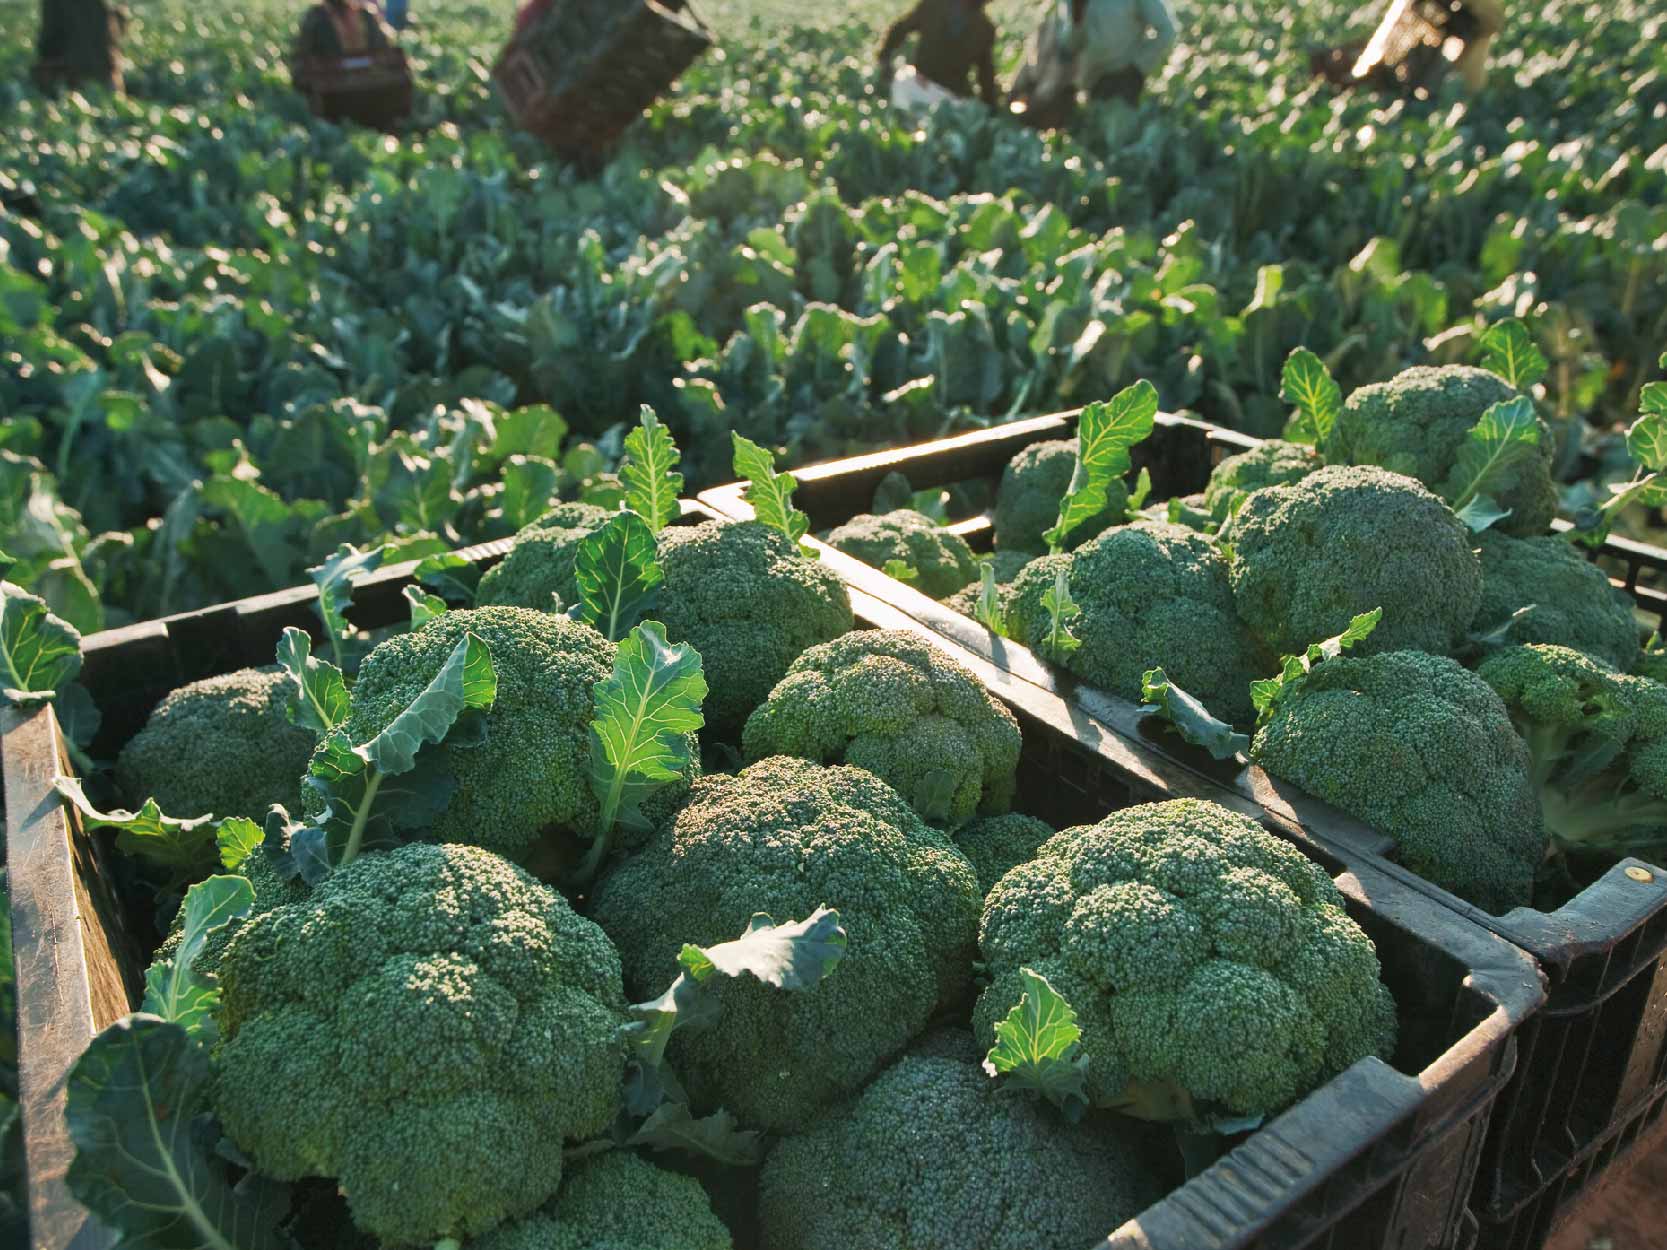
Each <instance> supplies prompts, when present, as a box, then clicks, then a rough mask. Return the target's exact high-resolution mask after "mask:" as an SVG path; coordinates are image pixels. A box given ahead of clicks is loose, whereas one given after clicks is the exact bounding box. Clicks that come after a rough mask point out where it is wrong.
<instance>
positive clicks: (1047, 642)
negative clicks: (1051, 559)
mask: <svg viewBox="0 0 1667 1250" xmlns="http://www.w3.org/2000/svg"><path fill="white" fill-rule="evenodd" d="M1042 610H1043V611H1044V612H1046V613H1047V614H1048V636H1047V637H1046V638H1044V639H1043V640H1042V653H1043V654H1044V655H1046V656H1048V657H1049V658H1050V659H1055V660H1062V659H1064V658H1065V657H1066V656H1068V655H1070V654H1071V652H1073V651H1075V650H1076V649H1077V648H1078V647H1080V646H1082V642H1081V640H1080V639H1078V638H1077V636H1076V635H1075V634H1073V633H1072V632H1071V622H1072V621H1074V620H1076V618H1077V617H1079V616H1081V615H1082V609H1081V608H1080V607H1078V606H1077V603H1076V600H1074V599H1072V598H1071V585H1070V582H1069V580H1068V579H1067V577H1066V571H1065V569H1064V568H1063V567H1061V568H1060V570H1059V572H1058V574H1056V575H1055V577H1054V581H1053V586H1052V587H1051V588H1050V589H1049V590H1048V591H1047V592H1046V593H1044V594H1043V596H1042Z"/></svg>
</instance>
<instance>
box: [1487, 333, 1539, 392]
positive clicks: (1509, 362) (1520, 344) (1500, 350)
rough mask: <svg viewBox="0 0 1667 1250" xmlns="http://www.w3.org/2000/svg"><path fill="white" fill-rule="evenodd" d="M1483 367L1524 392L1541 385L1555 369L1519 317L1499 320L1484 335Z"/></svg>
mask: <svg viewBox="0 0 1667 1250" xmlns="http://www.w3.org/2000/svg"><path fill="white" fill-rule="evenodd" d="M1479 346H1480V347H1481V349H1482V368H1484V369H1487V370H1490V371H1491V372H1493V373H1497V374H1498V375H1499V376H1500V377H1502V378H1504V379H1505V381H1507V382H1509V383H1510V384H1511V385H1512V386H1514V387H1515V388H1516V389H1517V390H1519V391H1522V392H1523V393H1524V394H1526V393H1527V392H1529V391H1530V390H1532V389H1533V388H1534V387H1536V386H1538V385H1539V384H1540V382H1541V381H1542V380H1544V378H1545V375H1546V373H1547V371H1548V370H1549V369H1550V368H1551V365H1550V363H1549V362H1548V361H1547V360H1546V358H1545V354H1544V353H1543V352H1541V351H1540V349H1539V347H1538V346H1537V345H1536V344H1535V343H1534V339H1533V336H1532V335H1530V334H1529V332H1528V327H1527V326H1525V325H1523V324H1522V322H1521V321H1519V320H1517V319H1516V318H1515V317H1506V318H1505V319H1504V320H1503V321H1496V322H1494V323H1493V324H1492V325H1491V326H1489V327H1488V328H1487V329H1486V330H1485V331H1484V332H1483V334H1482V337H1481V341H1480V344H1479Z"/></svg>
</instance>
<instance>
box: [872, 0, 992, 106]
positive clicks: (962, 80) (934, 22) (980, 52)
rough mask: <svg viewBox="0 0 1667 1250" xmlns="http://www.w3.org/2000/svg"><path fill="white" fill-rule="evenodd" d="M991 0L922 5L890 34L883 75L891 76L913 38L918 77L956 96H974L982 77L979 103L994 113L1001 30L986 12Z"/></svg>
mask: <svg viewBox="0 0 1667 1250" xmlns="http://www.w3.org/2000/svg"><path fill="white" fill-rule="evenodd" d="M985 3H986V0H920V3H918V4H916V5H915V7H914V8H913V9H911V10H910V11H909V12H908V13H906V14H904V15H903V16H902V17H900V18H898V19H897V21H895V22H893V23H892V25H891V29H890V30H888V31H886V37H885V39H884V40H883V41H882V42H881V44H880V56H879V61H880V72H881V74H882V75H883V76H885V77H886V78H888V79H889V78H890V76H891V67H892V61H893V58H894V57H896V55H897V53H898V50H899V49H900V48H901V47H902V46H903V41H904V40H906V39H907V38H908V37H909V36H910V35H914V36H917V38H916V41H915V53H914V67H915V72H916V73H918V74H919V75H920V76H921V77H922V78H925V79H927V80H928V81H929V82H932V83H935V84H937V85H938V86H940V87H942V88H943V89H944V90H945V91H949V92H952V93H953V94H955V95H960V96H965V95H971V94H972V92H971V90H970V84H971V82H972V81H973V80H974V79H975V78H976V80H977V85H978V95H979V98H980V99H982V100H983V101H984V103H986V104H988V105H989V106H990V107H992V108H994V107H995V106H996V103H997V99H998V93H997V89H996V59H995V57H996V27H995V23H994V22H992V21H991V20H990V18H989V15H988V14H986V13H985V12H984V7H985Z"/></svg>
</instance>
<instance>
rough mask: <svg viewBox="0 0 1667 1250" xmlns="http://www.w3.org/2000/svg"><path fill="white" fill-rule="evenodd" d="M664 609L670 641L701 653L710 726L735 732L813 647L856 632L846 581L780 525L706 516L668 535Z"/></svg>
mask: <svg viewBox="0 0 1667 1250" xmlns="http://www.w3.org/2000/svg"><path fill="white" fill-rule="evenodd" d="M660 565H661V568H662V569H663V570H664V572H665V581H664V582H663V583H662V584H661V586H660V605H659V609H658V610H657V612H656V614H655V615H656V616H657V618H658V619H659V620H661V621H663V622H664V623H665V626H666V637H667V638H668V639H670V640H671V641H672V642H687V643H690V644H691V645H692V646H693V647H694V649H695V650H696V651H698V652H700V659H701V665H702V668H703V670H704V671H705V673H706V682H707V685H708V686H709V687H710V688H711V694H710V695H709V696H708V697H707V700H706V707H705V713H706V723H707V726H708V727H709V728H710V729H711V730H712V731H713V732H714V733H717V734H718V735H720V736H723V735H733V734H737V733H739V732H740V730H741V726H742V725H743V724H745V723H746V719H747V717H748V716H749V715H750V714H751V713H752V710H753V708H755V707H757V706H758V705H759V704H760V703H762V702H764V700H765V699H766V698H767V697H768V696H769V694H770V691H771V690H772V689H774V688H775V684H776V683H777V682H778V681H780V680H781V679H782V678H783V677H785V676H786V675H787V667H788V665H790V664H792V663H793V661H794V660H796V659H798V658H799V655H800V653H801V652H803V651H804V650H805V648H807V647H814V646H815V645H816V644H817V643H819V642H828V641H830V640H832V639H834V638H837V637H839V636H840V635H841V634H843V633H846V632H848V631H849V630H850V628H851V625H852V618H851V598H850V596H849V595H848V594H847V593H846V591H845V585H844V583H843V582H841V581H840V580H839V578H838V577H837V576H836V575H835V574H834V573H832V572H830V571H829V570H828V569H826V568H823V567H822V565H821V564H820V563H818V562H817V561H815V560H811V559H807V558H806V557H805V556H804V554H803V553H801V552H800V551H799V549H798V547H797V546H795V545H794V543H793V541H792V540H791V539H789V538H788V537H787V535H785V534H783V533H782V532H781V531H779V530H774V529H770V528H768V527H766V526H763V525H760V524H758V523H757V522H756V521H743V522H730V521H707V522H704V523H703V524H700V525H673V526H668V527H667V528H666V529H664V530H662V531H661V532H660Z"/></svg>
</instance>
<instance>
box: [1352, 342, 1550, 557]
mask: <svg viewBox="0 0 1667 1250" xmlns="http://www.w3.org/2000/svg"><path fill="white" fill-rule="evenodd" d="M1516 394H1517V392H1516V391H1515V389H1513V388H1512V386H1511V385H1510V383H1508V382H1506V381H1505V380H1504V379H1503V378H1501V377H1499V376H1498V375H1497V374H1493V373H1489V372H1488V371H1487V370H1486V369H1472V368H1469V367H1468V366H1465V365H1438V366H1419V367H1417V368H1413V369H1407V370H1404V371H1402V372H1401V373H1398V374H1396V375H1395V376H1394V377H1393V378H1391V379H1390V380H1389V381H1387V382H1378V383H1376V384H1374V385H1372V386H1363V387H1361V388H1360V389H1359V390H1357V391H1356V392H1355V393H1354V394H1352V395H1350V396H1349V399H1348V402H1347V403H1346V404H1344V405H1343V411H1342V412H1341V413H1340V414H1339V415H1338V417H1337V423H1336V424H1335V425H1334V426H1332V429H1331V433H1330V434H1329V435H1328V436H1327V437H1326V440H1325V442H1324V444H1323V445H1322V446H1321V448H1320V450H1321V451H1322V452H1324V454H1325V458H1326V459H1327V460H1328V461H1330V462H1331V463H1332V464H1337V465H1347V464H1371V465H1379V466H1381V467H1382V468H1385V469H1389V470H1392V471H1393V472H1395V473H1405V474H1406V475H1408V476H1409V477H1415V478H1417V479H1418V480H1419V481H1420V482H1422V483H1424V485H1425V486H1427V487H1429V488H1430V489H1431V490H1432V491H1434V492H1435V493H1436V494H1438V495H1441V496H1443V497H1444V498H1449V499H1451V498H1453V497H1454V496H1455V495H1456V494H1457V493H1458V492H1459V491H1460V490H1462V489H1463V483H1461V482H1459V480H1458V475H1457V468H1456V466H1455V463H1454V461H1455V459H1456V457H1457V455H1458V450H1459V448H1460V447H1461V446H1463V444H1464V442H1465V439H1466V438H1467V437H1468V436H1469V434H1470V430H1471V428H1472V427H1473V426H1474V425H1475V424H1476V422H1477V421H1478V420H1480V419H1481V416H1482V414H1483V413H1484V412H1486V411H1487V410H1488V409H1489V408H1491V407H1492V406H1493V405H1494V404H1498V403H1503V402H1505V401H1506V400H1509V399H1514V398H1515V397H1516ZM1539 425H1540V440H1539V447H1538V454H1536V455H1532V456H1525V457H1523V458H1522V460H1521V461H1520V462H1519V463H1518V464H1517V465H1516V466H1514V467H1513V468H1511V469H1509V470H1506V471H1504V472H1503V473H1502V475H1501V477H1500V478H1499V479H1498V480H1496V481H1495V482H1494V483H1493V485H1491V486H1490V487H1489V490H1488V494H1489V495H1491V496H1492V497H1493V499H1494V501H1495V502H1497V503H1498V504H1499V506H1500V507H1501V508H1509V509H1510V513H1511V514H1510V515H1509V516H1508V517H1506V518H1505V519H1504V520H1503V521H1500V522H1499V523H1498V526H1499V528H1500V529H1502V530H1503V531H1504V532H1505V533H1507V534H1517V535H1530V534H1543V533H1545V532H1546V530H1547V529H1549V528H1550V527H1551V522H1552V519H1553V518H1554V517H1555V516H1556V515H1557V488H1556V485H1555V483H1554V482H1553V480H1552V466H1553V464H1554V462H1555V460H1556V458H1557V440H1556V439H1555V438H1553V437H1552V433H1551V427H1550V426H1548V425H1547V424H1546V423H1545V422H1544V421H1541V422H1540V423H1539Z"/></svg>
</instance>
